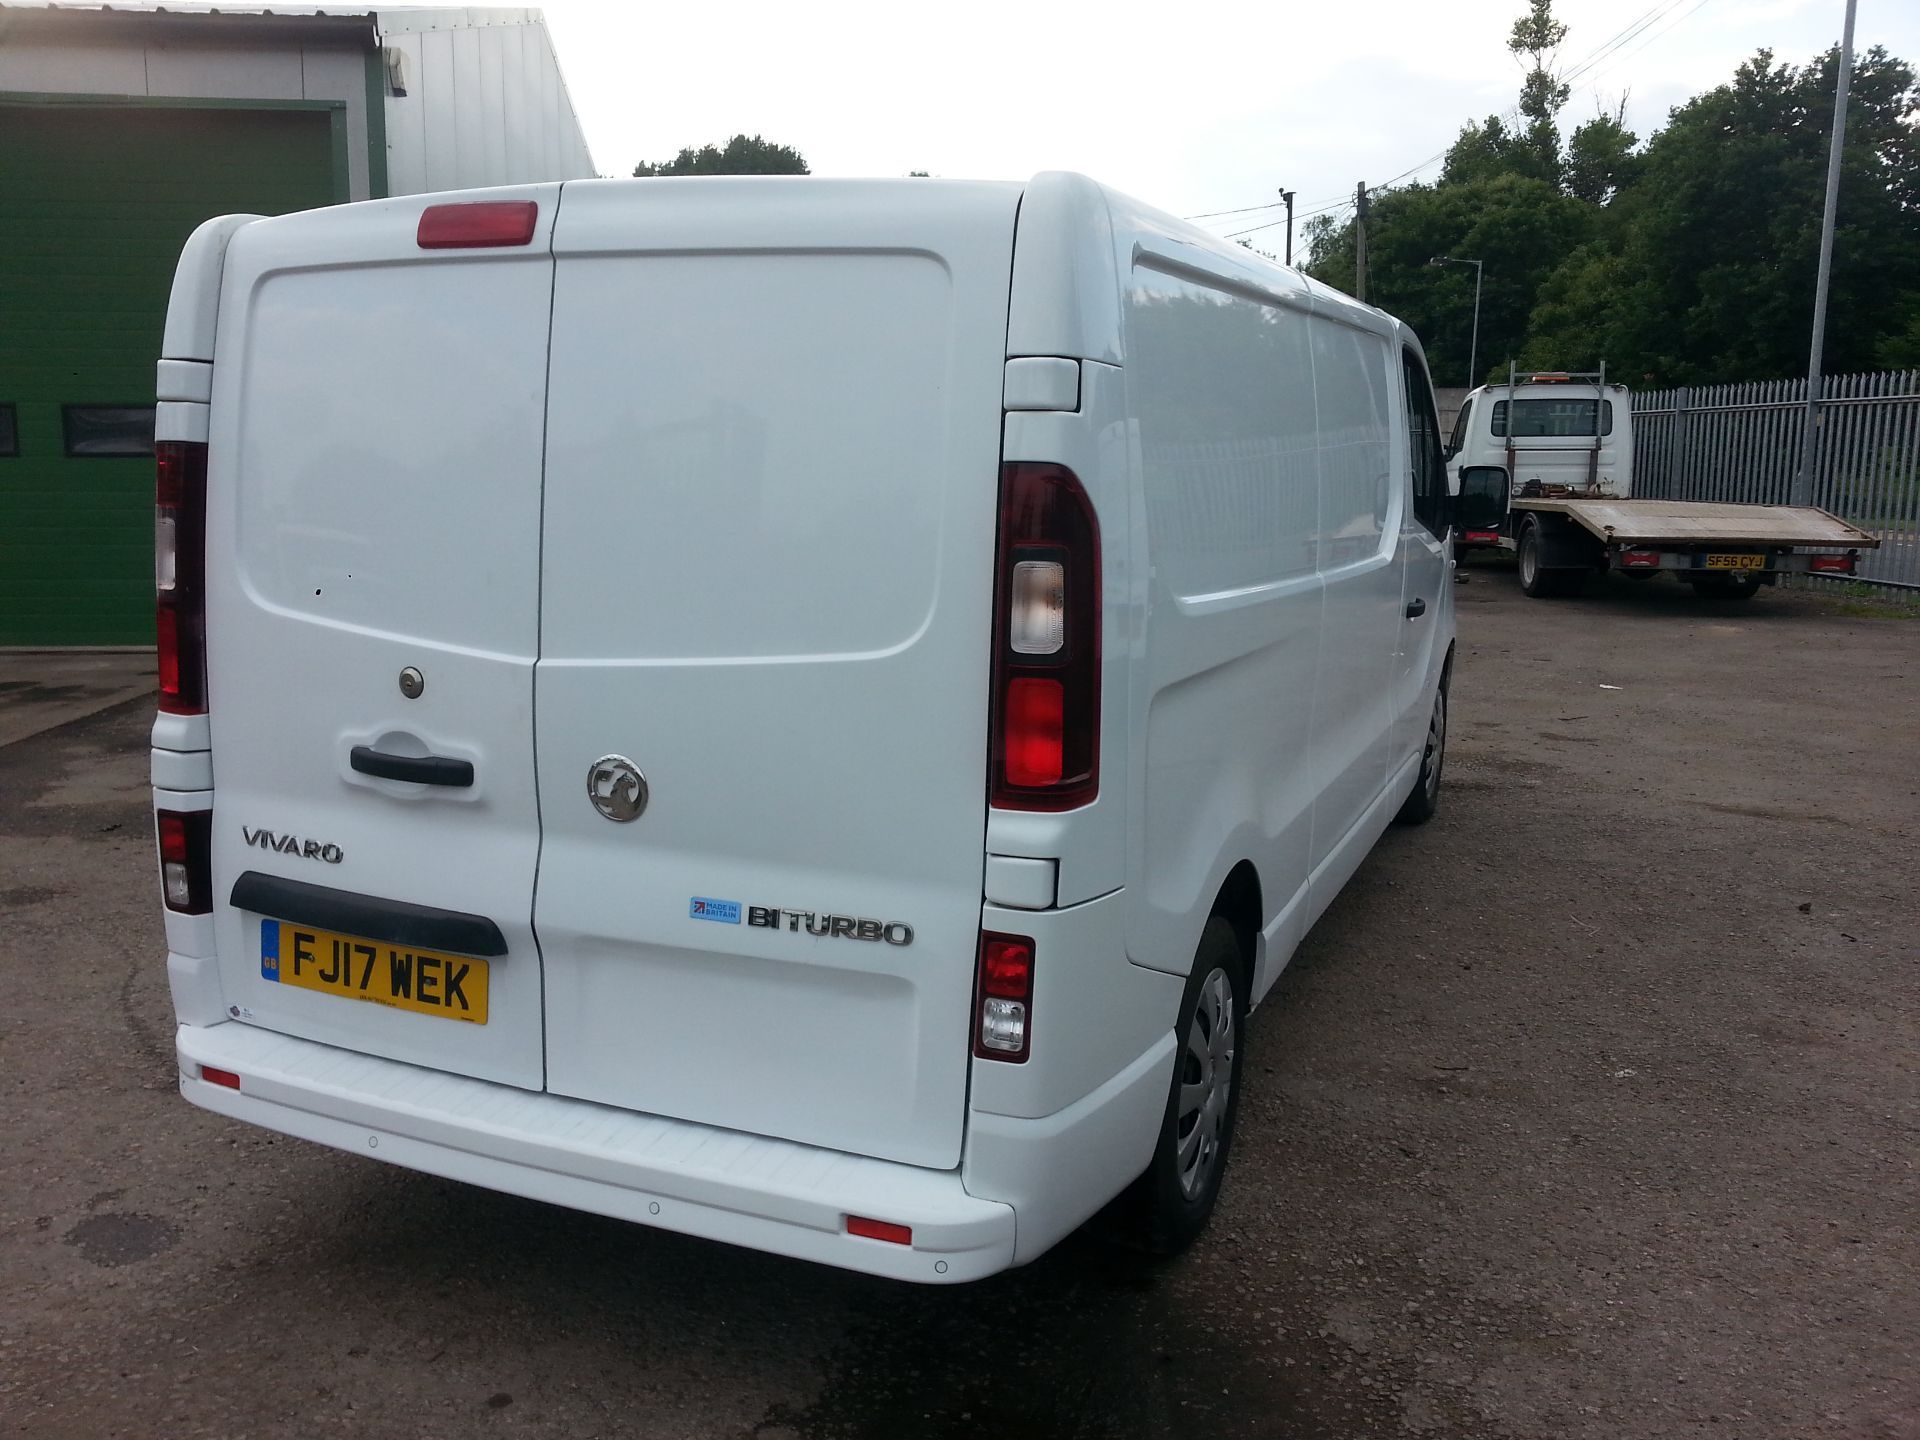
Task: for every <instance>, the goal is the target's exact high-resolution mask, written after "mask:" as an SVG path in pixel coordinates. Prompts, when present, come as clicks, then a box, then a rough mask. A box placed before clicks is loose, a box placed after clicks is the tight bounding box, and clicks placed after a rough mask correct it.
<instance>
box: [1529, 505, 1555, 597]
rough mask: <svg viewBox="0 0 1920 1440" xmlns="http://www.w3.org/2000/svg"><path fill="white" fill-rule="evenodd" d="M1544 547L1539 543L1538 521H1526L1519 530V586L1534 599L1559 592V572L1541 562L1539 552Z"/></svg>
mask: <svg viewBox="0 0 1920 1440" xmlns="http://www.w3.org/2000/svg"><path fill="white" fill-rule="evenodd" d="M1544 548H1546V547H1545V546H1543V545H1542V544H1541V543H1540V522H1539V521H1537V520H1529V521H1527V523H1526V524H1525V525H1524V526H1522V527H1521V530H1520V588H1521V589H1522V590H1524V591H1525V592H1526V593H1527V594H1528V595H1530V596H1532V597H1533V598H1534V599H1535V600H1545V599H1548V598H1549V597H1551V596H1555V595H1558V594H1560V593H1561V577H1560V572H1559V571H1558V570H1549V569H1547V567H1546V566H1545V565H1543V564H1541V556H1540V552H1541V551H1542V550H1543V549H1544Z"/></svg>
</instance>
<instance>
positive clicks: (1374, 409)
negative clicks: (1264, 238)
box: [1293, 306, 1404, 866]
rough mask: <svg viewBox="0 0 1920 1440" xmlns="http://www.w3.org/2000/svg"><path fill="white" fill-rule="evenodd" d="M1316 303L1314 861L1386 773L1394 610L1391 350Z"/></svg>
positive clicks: (1397, 623)
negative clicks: (1318, 634)
mask: <svg viewBox="0 0 1920 1440" xmlns="http://www.w3.org/2000/svg"><path fill="white" fill-rule="evenodd" d="M1328 308H1330V307H1325V306H1316V310H1317V312H1318V313H1316V315H1315V317H1314V323H1313V327H1312V328H1313V347H1312V348H1313V376H1314V394H1315V397H1316V401H1317V411H1318V422H1319V434H1320V449H1319V462H1320V463H1319V493H1320V523H1321V527H1322V532H1321V545H1320V574H1321V577H1322V579H1323V580H1324V581H1325V584H1326V609H1325V611H1324V613H1323V618H1322V621H1321V624H1322V627H1323V633H1324V638H1323V640H1322V645H1321V652H1320V653H1321V662H1320V673H1319V679H1318V682H1317V684H1316V685H1315V687H1314V688H1315V694H1314V710H1313V728H1312V739H1311V741H1310V743H1309V745H1308V748H1307V750H1306V752H1305V754H1304V755H1300V756H1298V757H1296V758H1295V760H1294V762H1293V763H1295V764H1297V765H1299V766H1300V768H1301V769H1303V770H1304V771H1305V772H1307V773H1308V774H1310V775H1311V776H1312V777H1313V783H1314V784H1315V785H1316V786H1317V788H1318V792H1319V793H1318V795H1317V797H1316V799H1315V801H1314V807H1313V851H1312V853H1313V864H1314V865H1316V866H1317V865H1319V864H1320V862H1321V861H1323V860H1325V859H1326V858H1327V856H1328V855H1330V854H1331V853H1332V852H1333V850H1334V848H1335V847H1336V846H1337V845H1339V844H1340V842H1341V841H1342V840H1343V839H1345V838H1346V836H1347V833H1348V832H1349V831H1350V830H1352V829H1353V828H1354V826H1355V825H1357V824H1358V823H1359V822H1360V818H1361V816H1362V815H1364V814H1365V813H1366V811H1367V809H1368V807H1369V806H1371V805H1372V804H1373V802H1374V800H1375V799H1376V798H1377V797H1378V796H1379V794H1380V793H1381V791H1382V790H1383V789H1384V788H1385V786H1386V783H1387V772H1388V769H1389V760H1390V756H1389V751H1390V749H1391V745H1392V740H1393V720H1394V715H1393V701H1392V696H1393V677H1394V655H1395V652H1396V651H1397V649H1398V647H1399V640H1400V627H1401V623H1402V620H1403V618H1404V617H1403V615H1402V611H1401V599H1400V589H1401V583H1400V564H1399V538H1400V537H1399V531H1400V520H1401V514H1402V512H1403V509H1404V502H1403V499H1402V496H1401V494H1400V487H1398V486H1396V485H1395V484H1394V480H1395V479H1396V478H1397V472H1396V469H1395V467H1394V465H1393V459H1392V457H1393V455H1394V453H1395V452H1394V447H1393V444H1392V439H1393V416H1394V414H1395V412H1396V410H1397V397H1398V395H1399V392H1400V389H1401V381H1400V360H1399V356H1398V354H1397V352H1395V351H1394V350H1393V349H1392V348H1390V347H1389V346H1388V344H1387V342H1386V340H1385V338H1384V337H1383V336H1382V335H1380V334H1378V333H1376V332H1374V331H1372V330H1366V329H1361V328H1359V327H1358V326H1356V325H1353V324H1350V323H1347V317H1346V316H1345V315H1343V314H1341V313H1340V312H1339V311H1335V312H1334V313H1333V314H1328V313H1326V310H1327V309H1328Z"/></svg>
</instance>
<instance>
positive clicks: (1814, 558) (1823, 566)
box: [1807, 550, 1854, 575]
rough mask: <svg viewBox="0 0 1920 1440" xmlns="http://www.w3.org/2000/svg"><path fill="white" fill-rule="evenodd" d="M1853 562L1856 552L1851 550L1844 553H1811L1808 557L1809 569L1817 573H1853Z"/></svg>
mask: <svg viewBox="0 0 1920 1440" xmlns="http://www.w3.org/2000/svg"><path fill="white" fill-rule="evenodd" d="M1853 562H1854V553H1853V551H1851V550H1849V551H1848V552H1847V553H1846V554H1844V555H1810V556H1808V557H1807V569H1808V570H1810V571H1811V572H1812V573H1814V574H1815V575H1851V574H1853Z"/></svg>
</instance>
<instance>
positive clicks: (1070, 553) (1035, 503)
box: [990, 461, 1100, 810]
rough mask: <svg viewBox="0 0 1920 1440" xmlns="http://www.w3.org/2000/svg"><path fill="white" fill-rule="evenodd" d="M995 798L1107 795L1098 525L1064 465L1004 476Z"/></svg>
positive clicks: (1036, 803) (1033, 804) (1043, 802)
mask: <svg viewBox="0 0 1920 1440" xmlns="http://www.w3.org/2000/svg"><path fill="white" fill-rule="evenodd" d="M991 727H992V740H991V748H992V760H991V764H992V771H993V773H992V784H991V786H990V789H991V793H992V799H993V803H994V804H995V805H998V806H1000V807H1002V808H1005V809H1010V810H1071V809H1073V808H1074V807H1075V806H1078V805H1085V804H1088V803H1089V802H1090V801H1092V800H1093V798H1094V797H1095V796H1096V795H1097V794H1099V792H1100V527H1099V524H1098V522H1097V521H1096V520H1095V519H1094V515H1093V506H1092V504H1091V503H1090V502H1089V501H1088V499H1087V492H1086V490H1085V489H1084V488H1083V487H1082V486H1081V484H1080V481H1079V480H1078V478H1076V477H1075V475H1074V473H1073V472H1072V471H1071V470H1068V469H1067V468H1066V467H1065V466H1061V465H1043V464H1035V463H1032V462H1028V461H1016V462H1012V463H1009V464H1007V465H1004V466H1002V467H1001V471H1000V545H999V559H998V566H997V574H996V578H995V607H994V642H993V715H992V721H991Z"/></svg>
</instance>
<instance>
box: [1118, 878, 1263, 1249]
mask: <svg viewBox="0 0 1920 1440" xmlns="http://www.w3.org/2000/svg"><path fill="white" fill-rule="evenodd" d="M1248 969H1249V966H1248V964H1247V957H1246V956H1244V955H1242V954H1241V953H1240V941H1239V939H1238V937H1237V936H1235V934H1234V933H1233V927H1232V926H1230V925H1229V924H1227V922H1226V921H1225V920H1223V919H1222V918H1221V917H1220V916H1218V915H1215V916H1213V917H1212V918H1211V919H1209V920H1208V921H1207V928H1206V930H1205V931H1203V932H1202V933H1201V936H1200V948H1199V951H1198V952H1197V953H1196V954H1195V956H1194V960H1193V973H1192V974H1190V975H1189V976H1188V977H1187V984H1186V989H1185V991H1184V992H1183V993H1182V994H1181V997H1180V1012H1179V1014H1180V1018H1179V1022H1178V1026H1177V1029H1176V1031H1175V1037H1174V1038H1175V1042H1176V1045H1177V1049H1176V1050H1175V1053H1174V1061H1173V1078H1172V1081H1171V1083H1170V1084H1169V1086H1168V1091H1167V1108H1166V1112H1165V1114H1164V1116H1163V1117H1162V1119H1161V1123H1160V1135H1159V1138H1158V1139H1157V1140H1156V1141H1155V1142H1154V1148H1153V1160H1152V1161H1151V1162H1150V1163H1149V1164H1148V1166H1147V1168H1146V1171H1145V1173H1143V1174H1142V1175H1141V1176H1140V1178H1139V1179H1137V1180H1135V1181H1134V1182H1133V1184H1132V1185H1131V1186H1130V1187H1128V1189H1127V1190H1126V1191H1125V1192H1123V1193H1122V1194H1121V1195H1120V1197H1119V1199H1117V1200H1116V1201H1115V1202H1114V1206H1113V1210H1112V1212H1111V1219H1112V1224H1111V1226H1110V1227H1109V1228H1110V1233H1111V1234H1112V1235H1113V1237H1114V1238H1115V1239H1117V1240H1119V1241H1121V1242H1122V1243H1124V1244H1127V1245H1130V1246H1132V1247H1134V1248H1135V1249H1139V1250H1144V1251H1146V1252H1148V1253H1149V1254H1152V1255H1177V1254H1178V1253H1179V1252H1180V1251H1182V1250H1184V1249H1186V1248H1187V1246H1188V1245H1190V1244H1192V1243H1193V1240H1194V1238H1195V1237H1196V1236H1197V1235H1199V1233H1200V1232H1201V1231H1202V1230H1203V1229H1205V1228H1206V1224H1207V1218H1208V1217H1209V1216H1210V1215H1212V1214H1213V1205H1214V1201H1215V1200H1216V1199H1218V1198H1219V1195H1220V1179H1221V1176H1222V1175H1223V1174H1224V1173H1225V1171H1226V1168H1227V1157H1228V1155H1229V1154H1230V1153H1231V1151H1232V1149H1233V1124H1234V1119H1235V1117H1236V1116H1237V1115H1238V1114H1239V1112H1240V1088H1241V1087H1240V1070H1241V1065H1242V1062H1243V1059H1244V1057H1245V1054H1246V1043H1245V1041H1246V1035H1245V1025H1246V1013H1247V985H1248Z"/></svg>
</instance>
